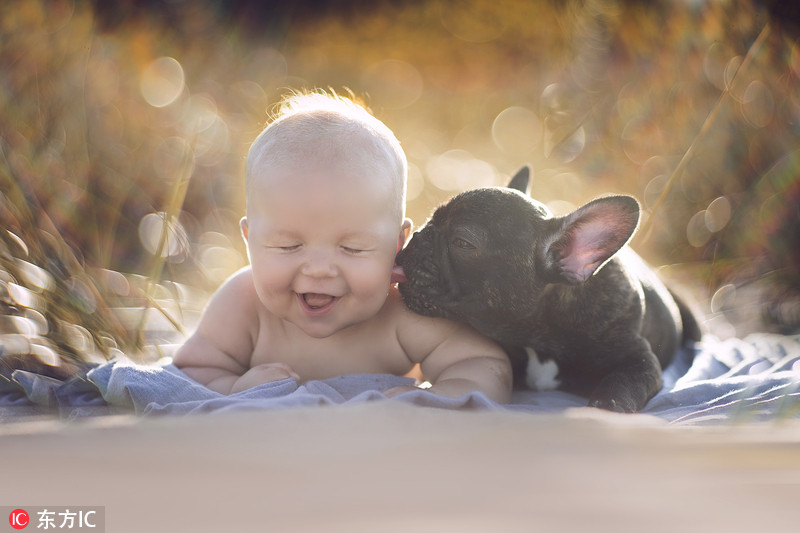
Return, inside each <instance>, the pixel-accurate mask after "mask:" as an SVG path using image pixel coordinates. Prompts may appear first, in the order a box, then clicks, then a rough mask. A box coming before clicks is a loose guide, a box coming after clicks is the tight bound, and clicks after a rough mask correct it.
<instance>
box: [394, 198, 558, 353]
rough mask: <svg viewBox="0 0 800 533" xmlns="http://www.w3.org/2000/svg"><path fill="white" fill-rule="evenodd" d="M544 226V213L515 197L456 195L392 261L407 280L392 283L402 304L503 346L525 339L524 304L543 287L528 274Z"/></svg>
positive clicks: (534, 268)
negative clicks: (466, 326) (461, 325)
mask: <svg viewBox="0 0 800 533" xmlns="http://www.w3.org/2000/svg"><path fill="white" fill-rule="evenodd" d="M551 222H552V217H551V215H550V213H549V212H548V210H547V208H546V207H544V206H543V205H542V204H540V203H538V202H536V201H534V200H532V199H531V198H530V197H528V196H527V195H524V194H522V193H520V192H518V191H516V190H512V189H503V188H486V189H475V190H471V191H467V192H465V193H462V194H460V195H458V196H456V197H455V198H453V199H452V200H450V201H449V202H448V203H447V204H445V205H443V206H441V207H439V208H438V209H437V210H436V211H435V212H434V214H433V216H432V217H431V219H430V220H429V221H428V223H427V224H426V225H425V226H424V227H423V228H422V229H421V230H419V231H418V232H417V233H415V234H414V236H413V238H412V239H411V241H410V242H409V243H408V245H407V246H406V248H405V249H404V250H402V251H401V252H400V254H399V255H398V256H397V264H398V265H399V266H401V267H403V270H404V272H405V276H406V279H407V281H406V282H405V283H402V284H400V292H401V294H402V295H403V299H404V301H405V303H406V305H407V306H408V307H409V308H410V309H411V310H412V311H415V312H417V313H419V314H423V315H427V316H437V317H445V318H450V319H453V320H458V321H461V322H467V323H469V324H471V325H472V326H473V327H475V328H476V329H477V330H478V331H480V332H482V333H483V334H485V335H487V336H490V337H493V338H495V339H502V340H503V341H506V342H508V341H513V340H514V339H515V338H516V337H517V336H518V335H519V336H523V335H525V334H526V333H527V324H529V318H530V317H529V315H530V310H531V308H532V305H531V303H532V301H534V300H535V299H536V298H537V296H538V293H539V292H540V291H541V290H542V287H543V286H544V283H543V280H542V279H541V278H542V276H537V275H536V271H537V268H539V264H540V262H541V258H539V257H537V250H538V249H541V246H538V244H539V243H538V242H537V239H538V238H539V237H541V236H544V235H547V234H549V233H552V232H551V231H548V229H549V228H548V227H547V226H548V225H550V223H551ZM533 307H535V306H533ZM517 329H520V331H519V333H517V332H516V330H517Z"/></svg>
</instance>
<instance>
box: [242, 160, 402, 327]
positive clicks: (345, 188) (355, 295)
mask: <svg viewBox="0 0 800 533" xmlns="http://www.w3.org/2000/svg"><path fill="white" fill-rule="evenodd" d="M356 166H357V165H356ZM350 167H351V168H349V169H347V168H339V167H338V166H337V165H336V164H328V165H326V164H316V165H315V164H310V165H309V164H300V165H292V168H281V167H280V166H277V167H276V166H275V165H272V166H270V167H269V169H265V170H263V171H262V172H260V173H256V174H255V175H254V176H253V178H254V179H252V181H251V187H250V192H249V197H248V217H247V219H246V220H243V222H242V230H243V234H244V235H245V238H246V239H247V243H248V254H249V256H250V264H251V267H252V270H253V278H254V281H255V286H256V292H257V293H258V296H259V299H260V300H261V302H262V304H263V305H264V306H265V307H266V308H267V310H268V311H269V312H271V313H272V314H273V315H275V316H278V317H280V318H281V319H284V320H287V321H289V322H291V323H292V324H294V325H295V326H297V327H298V328H300V329H301V330H302V331H303V332H305V333H306V334H307V335H309V336H312V337H315V338H324V337H327V336H330V335H332V334H334V333H336V332H337V331H340V330H342V329H344V328H347V327H348V326H351V325H353V324H357V323H360V322H363V321H364V320H367V319H369V318H370V317H372V316H374V315H375V314H376V313H377V312H378V311H379V310H380V309H381V307H382V306H383V304H384V303H385V301H386V296H387V294H388V292H389V287H390V284H391V274H392V266H393V264H394V257H395V255H396V253H397V250H398V242H400V243H401V244H402V240H400V241H399V239H404V238H405V234H406V232H407V229H406V231H404V228H402V227H401V226H400V225H399V224H398V214H397V213H396V212H395V211H396V210H395V209H394V207H393V206H394V202H393V194H394V193H393V191H392V188H391V187H390V186H389V178H388V177H387V178H385V179H383V180H381V179H377V178H376V177H373V176H371V175H369V174H368V173H367V172H366V170H365V169H362V170H364V172H361V171H360V170H359V169H356V170H355V171H354V170H353V166H352V165H350ZM365 174H366V175H365ZM404 227H405V228H407V226H404Z"/></svg>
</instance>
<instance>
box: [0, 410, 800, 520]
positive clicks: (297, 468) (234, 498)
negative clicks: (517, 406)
mask: <svg viewBox="0 0 800 533" xmlns="http://www.w3.org/2000/svg"><path fill="white" fill-rule="evenodd" d="M0 464H2V468H1V469H0V470H1V471H2V474H1V479H2V483H1V485H2V486H0V502H2V503H0V504H1V505H52V506H58V505H75V506H90V505H92V506H98V505H102V506H105V516H106V531H109V532H128V531H131V532H141V531H150V532H158V531H197V532H200V531H215V532H228V531H293V532H306V531H309V532H316V531H326V532H339V531H341V532H345V531H346V532H361V531H364V532H367V531H369V532H376V531H381V532H390V533H391V532H400V531H411V530H420V531H444V532H449V531H453V532H458V533H470V532H517V531H519V532H523V531H524V532H531V531H576V532H583V531H593V532H596V531H599V532H603V531H636V532H640V531H648V532H651V533H652V532H661V531H681V532H684V531H687V532H688V531H698V532H714V531H720V532H722V531H725V532H734V531H751V530H757V531H770V532H771V533H776V532H784V531H786V532H789V531H798V529H797V528H798V527H799V526H798V524H800V504H799V503H798V501H800V425H798V424H795V423H788V422H787V423H783V424H780V425H769V426H756V427H753V426H736V427H726V428H702V429H691V428H674V427H668V426H666V425H664V424H662V423H660V422H659V421H658V420H655V419H653V418H651V417H647V416H643V415H612V414H605V413H600V412H599V411H595V410H590V409H579V410H575V411H573V412H569V413H567V414H566V415H564V416H549V415H548V416H541V415H531V414H515V413H508V412H451V411H442V410H434V409H429V408H420V407H413V406H408V405H404V404H399V403H393V402H381V403H379V404H368V405H359V406H352V407H335V408H303V409H291V410H282V411H271V412H257V413H240V414H228V415H202V416H192V417H170V418H154V419H142V418H134V417H112V418H104V419H97V420H94V421H91V422H85V423H62V422H38V423H30V424H24V423H23V424H10V425H5V426H2V427H0ZM2 523H3V524H4V525H6V524H7V521H6V520H5V517H3V521H2ZM5 527H6V528H7V527H8V526H7V525H6V526H5ZM9 530H10V529H9Z"/></svg>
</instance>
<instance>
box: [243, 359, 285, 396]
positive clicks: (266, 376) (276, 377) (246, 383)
mask: <svg viewBox="0 0 800 533" xmlns="http://www.w3.org/2000/svg"><path fill="white" fill-rule="evenodd" d="M286 378H294V379H296V380H297V381H300V376H299V375H297V372H295V371H294V370H292V367H290V366H289V365H287V364H285V363H265V364H263V365H256V366H254V367H252V368H251V369H250V370H248V371H247V372H245V373H244V374H242V376H241V377H240V378H239V379H237V380H236V381H235V382H234V383H233V386H232V387H231V392H230V393H231V394H235V393H237V392H241V391H243V390H247V389H251V388H253V387H255V386H257V385H263V384H264V383H271V382H273V381H280V380H282V379H286Z"/></svg>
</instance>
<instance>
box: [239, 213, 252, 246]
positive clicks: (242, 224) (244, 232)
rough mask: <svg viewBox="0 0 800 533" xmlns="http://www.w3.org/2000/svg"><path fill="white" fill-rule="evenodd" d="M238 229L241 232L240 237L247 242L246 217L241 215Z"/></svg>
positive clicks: (248, 233) (248, 232) (248, 234)
mask: <svg viewBox="0 0 800 533" xmlns="http://www.w3.org/2000/svg"><path fill="white" fill-rule="evenodd" d="M239 229H240V230H241V232H242V239H244V242H245V244H247V238H248V237H249V236H250V231H249V228H248V226H247V217H242V219H241V220H240V221H239Z"/></svg>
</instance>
